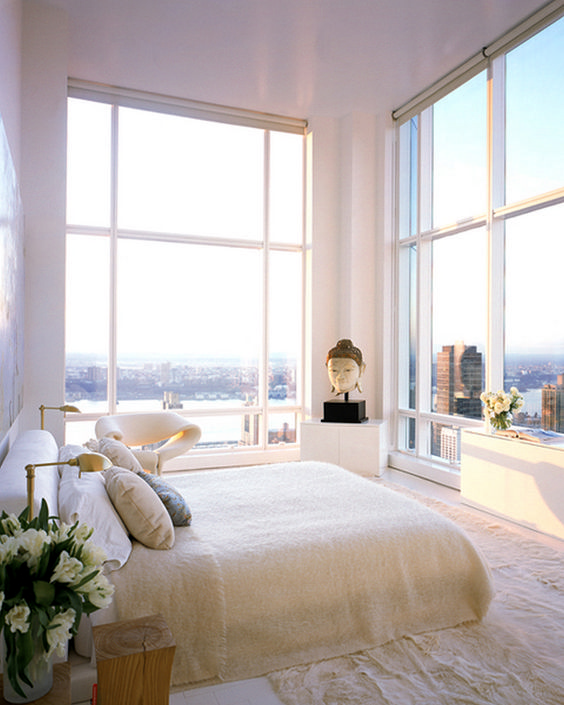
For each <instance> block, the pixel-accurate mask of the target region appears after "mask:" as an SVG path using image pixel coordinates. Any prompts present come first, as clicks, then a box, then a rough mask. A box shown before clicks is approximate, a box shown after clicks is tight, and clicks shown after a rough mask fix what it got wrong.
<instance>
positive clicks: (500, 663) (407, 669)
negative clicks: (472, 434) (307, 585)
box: [269, 486, 564, 705]
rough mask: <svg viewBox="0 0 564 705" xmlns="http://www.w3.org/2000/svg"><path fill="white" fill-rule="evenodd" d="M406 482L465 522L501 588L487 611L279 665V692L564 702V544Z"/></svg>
mask: <svg viewBox="0 0 564 705" xmlns="http://www.w3.org/2000/svg"><path fill="white" fill-rule="evenodd" d="M393 489H398V488H397V486H394V487H393ZM400 491H402V492H405V493H407V494H410V495H411V496H413V497H415V498H416V499H419V500H420V501H422V502H424V503H425V504H426V505H428V506H430V507H432V508H433V509H435V510H436V511H438V512H440V513H441V514H444V515H446V516H448V517H449V518H450V519H452V520H453V521H455V522H456V523H457V524H458V525H459V526H461V527H462V528H463V529H465V531H466V532H467V533H468V535H469V536H470V537H471V538H472V540H473V541H474V543H475V544H476V545H477V546H478V547H479V548H480V549H481V550H482V552H483V553H484V555H485V556H486V559H487V560H488V562H489V564H490V567H491V569H492V572H493V576H494V581H495V587H496V596H495V597H494V600H493V602H492V604H491V606H490V610H489V612H488V614H487V616H486V618H485V619H484V620H483V621H482V622H481V623H479V624H468V625H464V626H462V627H457V628H454V629H445V630H441V631H437V632H432V633H427V634H423V635H418V636H413V637H408V638H403V639H400V640H398V641H393V642H389V643H387V644H384V645H383V646H380V647H378V648H375V649H371V650H369V651H363V652H359V653H356V654H353V655H350V656H345V657H341V658H335V659H330V660H327V661H320V662H318V663H314V664H310V665H306V666H298V667H295V668H290V669H288V670H284V671H279V672H276V673H272V674H270V676H269V680H270V682H271V684H272V686H273V688H274V690H275V691H276V692H277V694H278V697H279V698H280V699H281V700H282V702H284V703H287V705H563V704H564V551H563V552H559V551H557V550H554V549H552V548H550V547H548V546H546V545H545V544H543V543H540V542H537V541H534V540H529V539H528V538H524V537H523V535H522V534H521V533H519V531H517V530H513V529H511V528H506V526H505V525H504V526H502V525H501V524H500V523H499V522H498V521H497V520H496V519H495V518H493V517H487V516H486V515H482V514H477V513H476V512H473V511H471V510H468V509H463V508H459V507H452V506H449V505H446V504H444V503H442V502H438V501H436V500H431V499H428V498H426V497H423V496H421V495H418V494H417V493H415V492H411V491H409V490H403V489H402V490H400ZM328 618H330V615H328Z"/></svg>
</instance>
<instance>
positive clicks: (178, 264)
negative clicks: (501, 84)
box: [66, 86, 305, 453]
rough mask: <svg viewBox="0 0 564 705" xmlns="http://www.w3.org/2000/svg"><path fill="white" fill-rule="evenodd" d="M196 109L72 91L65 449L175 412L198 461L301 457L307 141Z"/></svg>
mask: <svg viewBox="0 0 564 705" xmlns="http://www.w3.org/2000/svg"><path fill="white" fill-rule="evenodd" d="M196 107H197V112H196V115H194V107H193V105H192V106H191V105H185V104H184V103H182V102H181V101H173V102H168V103H167V102H164V103H162V104H158V103H157V99H156V98H155V99H152V100H150V101H148V100H147V98H146V97H138V96H134V97H133V99H132V98H131V94H130V93H128V94H127V95H126V97H124V96H123V95H120V94H116V95H106V94H102V95H100V94H98V93H97V92H92V93H90V92H88V91H87V90H85V89H84V88H82V87H80V88H75V89H73V87H72V86H71V89H70V97H69V100H68V198H67V304H66V400H67V402H69V403H72V404H75V405H76V406H78V407H79V408H80V410H81V412H82V414H81V415H78V414H76V415H70V414H69V415H67V418H66V420H67V427H66V428H67V440H71V441H72V439H73V437H74V436H76V437H80V438H84V437H85V434H86V435H88V430H90V432H91V429H92V427H93V424H94V422H95V419H96V418H97V417H98V416H100V415H101V414H104V413H119V412H127V411H136V410H139V411H147V410H158V409H175V410H177V411H178V412H179V413H181V414H183V415H186V416H188V417H190V418H191V419H192V420H193V421H195V422H196V423H198V424H199V425H200V426H201V428H202V437H201V440H200V443H199V444H198V446H197V450H199V451H200V452H203V451H206V450H210V451H213V452H214V453H217V452H222V451H226V452H229V453H231V452H232V451H234V450H238V451H244V450H249V449H253V450H254V451H257V452H259V453H260V452H261V451H262V452H264V453H266V452H268V451H269V450H273V449H274V448H277V449H280V448H281V447H282V446H284V447H291V446H294V447H295V446H296V443H297V440H298V439H297V431H298V427H299V419H300V414H301V408H302V389H303V354H302V351H303V322H304V315H303V306H304V296H303V288H304V287H303V282H304V264H303V262H304V246H303V243H304V196H303V193H304V178H303V175H304V129H305V125H304V123H303V122H300V121H298V120H296V121H292V120H287V121H284V120H281V121H280V122H277V121H276V120H275V119H274V118H270V119H269V121H266V119H265V124H261V117H260V116H255V115H252V114H249V115H246V114H244V113H240V112H239V113H237V114H231V113H230V112H229V111H218V113H217V115H216V114H214V112H213V107H212V106H209V107H208V108H207V111H206V110H204V113H205V114H204V115H203V116H200V114H199V112H201V111H202V110H203V109H202V108H201V107H200V106H196Z"/></svg>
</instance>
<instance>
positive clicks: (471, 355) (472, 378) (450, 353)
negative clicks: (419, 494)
mask: <svg viewBox="0 0 564 705" xmlns="http://www.w3.org/2000/svg"><path fill="white" fill-rule="evenodd" d="M481 392H482V353H480V352H478V351H477V349H476V346H475V345H468V346H466V345H464V343H463V342H461V341H460V342H457V343H455V344H454V345H443V349H442V351H441V352H439V353H437V397H436V411H437V413H439V414H445V415H449V416H451V415H455V416H467V417H470V418H477V419H479V418H481V416H482V402H481V401H480V394H481ZM458 438H459V430H458V429H454V428H452V427H451V426H446V425H444V424H439V423H433V424H432V436H431V444H432V447H431V452H432V454H433V455H437V456H439V457H441V458H444V459H445V460H448V461H450V462H456V461H457V459H458V455H459V448H458Z"/></svg>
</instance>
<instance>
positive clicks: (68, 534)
mask: <svg viewBox="0 0 564 705" xmlns="http://www.w3.org/2000/svg"><path fill="white" fill-rule="evenodd" d="M28 515H29V509H28V508H26V509H25V510H24V511H23V512H22V513H21V514H20V516H19V517H16V515H15V514H7V513H6V512H2V515H1V516H0V630H2V631H3V633H4V664H5V665H4V692H5V696H7V691H6V687H7V686H8V688H11V691H13V693H14V694H15V695H14V697H13V699H11V700H10V702H27V701H29V700H32V699H35V698H38V697H40V696H41V695H43V694H44V692H47V691H48V690H49V689H50V687H51V684H52V670H51V671H50V678H51V683H50V684H49V685H48V686H47V688H46V690H45V691H44V692H42V693H37V692H36V691H35V690H34V688H35V686H36V682H37V680H38V679H39V678H40V677H41V676H40V672H41V671H43V672H44V671H46V670H47V669H48V667H49V664H50V663H51V657H52V656H53V654H54V653H55V652H56V653H57V654H58V655H60V656H64V653H65V646H66V643H67V641H68V640H69V639H70V638H71V636H74V635H75V634H76V633H77V631H78V625H79V622H80V619H81V616H82V614H91V613H92V612H94V611H96V610H98V609H102V608H103V607H106V606H108V605H109V604H110V602H111V599H112V594H113V591H114V587H113V585H111V584H110V582H109V581H108V579H107V578H106V576H105V575H103V574H102V563H103V561H104V560H105V558H106V556H105V554H104V551H103V550H102V549H100V548H98V547H96V546H95V545H94V544H93V543H92V542H91V541H90V540H89V539H90V537H91V535H92V531H93V530H92V529H90V528H88V526H86V524H79V523H78V522H76V523H75V524H74V525H73V526H68V525H66V524H64V523H62V522H59V521H58V519H57V517H50V516H49V510H48V507H47V504H46V502H45V500H43V502H42V503H41V510H40V512H39V515H38V516H37V517H35V518H34V519H32V520H31V521H29V520H28ZM6 681H7V682H6ZM30 689H31V691H30ZM11 691H10V692H11ZM26 691H27V692H26ZM30 692H32V696H31V697H28V696H29V695H30ZM6 699H7V697H6Z"/></svg>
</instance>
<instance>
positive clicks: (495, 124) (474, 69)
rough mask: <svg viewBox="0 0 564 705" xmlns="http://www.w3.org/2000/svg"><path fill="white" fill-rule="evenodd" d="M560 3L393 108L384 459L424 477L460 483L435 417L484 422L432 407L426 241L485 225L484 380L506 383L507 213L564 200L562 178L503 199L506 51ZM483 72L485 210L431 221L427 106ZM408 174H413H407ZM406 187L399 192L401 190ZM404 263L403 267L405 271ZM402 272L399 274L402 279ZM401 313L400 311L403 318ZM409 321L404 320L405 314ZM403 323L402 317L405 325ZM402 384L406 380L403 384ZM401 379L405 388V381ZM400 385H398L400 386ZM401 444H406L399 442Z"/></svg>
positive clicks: (555, 14)
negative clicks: (405, 206)
mask: <svg viewBox="0 0 564 705" xmlns="http://www.w3.org/2000/svg"><path fill="white" fill-rule="evenodd" d="M563 7H564V3H563V2H562V1H561V0H559V2H553V3H550V4H549V6H547V7H546V8H543V10H542V11H541V12H540V13H538V15H537V16H533V17H531V18H529V19H528V20H527V21H526V22H525V23H524V24H523V25H521V26H519V27H517V28H514V29H513V30H511V32H509V33H508V35H507V36H506V37H505V38H501V39H500V40H497V41H496V42H495V43H494V44H493V45H491V47H488V48H485V49H484V50H483V51H482V52H480V53H479V54H477V55H476V56H475V57H472V59H470V60H469V61H468V62H466V63H465V64H463V65H462V66H461V67H459V68H458V69H456V70H455V71H454V72H453V73H452V74H450V75H449V76H447V77H445V78H444V79H442V80H441V81H440V82H439V83H438V84H437V85H436V86H434V87H432V88H430V89H428V90H427V91H425V92H424V93H422V94H420V95H419V96H416V97H415V98H414V99H413V100H412V101H410V102H409V103H407V104H406V105H405V106H403V107H402V108H400V109H398V110H397V111H395V112H394V114H393V117H394V118H395V119H396V128H395V145H396V150H395V191H396V194H397V197H396V199H395V205H394V211H395V213H394V218H395V226H394V230H395V237H394V270H395V276H396V287H395V291H394V299H395V306H394V310H395V312H396V313H395V320H394V325H395V330H396V331H397V334H396V337H395V340H394V345H395V354H394V360H395V371H394V380H395V392H394V394H395V404H394V414H393V418H392V428H393V434H392V435H393V438H392V451H391V453H390V456H389V462H390V465H391V466H392V467H395V468H398V469H401V470H405V471H408V472H411V473H413V474H416V475H419V476H422V477H425V478H427V479H430V480H433V481H436V482H439V483H442V484H445V485H447V486H449V487H453V488H455V489H459V488H460V474H459V464H458V463H457V462H451V461H448V460H443V459H439V458H437V457H435V456H433V457H431V454H430V448H429V438H430V430H431V426H432V424H433V423H440V424H445V425H449V426H455V427H458V428H459V429H460V430H462V429H465V428H481V427H482V426H483V422H482V421H481V420H472V419H470V418H467V417H463V416H454V415H452V416H451V415H441V414H437V413H434V412H432V411H431V410H430V400H431V388H430V385H431V376H432V374H431V369H432V367H431V363H432V354H431V325H432V306H431V301H432V300H431V284H432V282H431V276H432V265H431V256H430V252H431V248H432V243H433V242H434V241H435V240H437V239H439V238H443V237H451V236H455V235H457V234H459V233H461V232H464V231H467V230H474V229H477V228H484V227H485V228H486V235H487V239H488V258H489V267H488V272H487V279H488V297H487V299H488V319H487V338H486V349H485V387H486V389H490V390H491V389H499V388H502V387H503V385H504V355H505V350H504V342H505V341H504V332H503V331H504V268H505V224H506V222H507V221H508V220H509V219H511V218H515V217H518V216H521V215H525V214H527V213H530V212H533V211H537V210H540V209H544V208H550V207H551V206H554V205H557V204H560V203H564V184H563V186H562V187H561V188H558V189H556V190H554V191H550V192H546V193H541V194H538V195H536V196H533V197H531V198H526V199H524V200H522V201H519V202H515V203H511V204H505V114H506V105H505V86H506V76H505V57H506V55H507V53H508V52H509V51H511V50H512V49H514V48H515V47H516V46H518V45H519V44H521V43H523V42H525V41H526V40H527V39H529V38H530V37H531V36H533V35H534V34H536V33H538V32H540V31H542V30H543V29H545V28H546V27H547V26H548V25H550V24H552V23H553V22H555V21H558V20H560V19H561V18H562V17H563V16H564V13H563ZM482 70H486V71H487V144H486V145H485V147H486V148H487V160H488V188H487V194H488V196H487V208H486V212H485V213H483V214H475V215H474V216H472V217H470V218H468V219H466V220H464V221H462V222H459V223H456V224H452V225H448V226H446V227H439V228H433V227H432V222H431V212H430V207H431V197H432V194H431V189H432V111H433V105H434V103H435V102H438V101H439V100H440V99H441V98H442V97H444V96H445V95H447V94H448V93H450V92H451V91H453V90H456V89H457V88H458V87H460V86H461V85H463V84H464V83H465V82H466V81H468V80H470V79H472V78H473V77H474V76H476V75H477V74H478V73H479V72H480V71H482ZM414 118H416V119H417V120H418V139H417V155H416V163H417V170H416V175H415V179H416V181H417V191H416V194H417V206H416V211H417V218H416V221H417V223H416V228H415V233H413V232H410V233H409V235H407V236H406V235H405V232H404V233H403V235H404V236H403V237H402V230H401V226H402V225H403V226H404V230H405V223H406V222H408V221H409V220H410V217H408V216H407V215H406V213H405V212H404V211H402V208H401V204H402V193H403V199H404V201H405V190H406V189H405V187H404V186H403V184H402V181H401V178H400V174H401V170H402V169H403V170H405V169H407V168H408V165H409V159H408V156H406V154H405V153H404V151H403V150H402V149H401V141H400V130H401V129H402V128H403V127H404V126H405V125H406V123H407V122H409V121H410V120H412V119H414ZM412 176H413V174H412ZM402 188H404V191H403V192H402V191H401V189H402ZM409 248H415V251H416V256H417V263H416V272H417V274H416V321H415V326H414V329H415V338H416V340H415V347H416V363H415V365H416V373H415V375H416V382H415V402H414V408H410V406H409V404H408V405H407V406H406V405H405V404H404V405H401V402H402V401H405V400H406V398H407V397H408V396H409V394H408V393H406V389H407V385H408V384H409V380H408V379H406V377H405V375H406V370H407V364H408V360H407V357H408V355H407V352H406V350H405V348H404V349H402V345H404V346H405V342H406V339H407V338H408V334H407V333H406V330H405V328H406V326H405V320H406V318H405V316H406V311H407V308H408V307H407V305H406V296H405V295H404V296H403V297H402V291H403V289H402V281H404V280H405V268H406V266H407V265H406V261H407V259H408V252H409ZM402 267H403V271H402ZM402 275H403V279H402ZM402 317H403V318H402ZM407 320H409V319H407ZM402 323H403V324H404V325H403V326H402ZM412 325H413V324H412ZM406 383H407V384H406ZM402 385H403V387H402ZM402 390H403V391H402ZM409 424H411V425H412V426H413V425H414V426H415V448H414V449H410V448H409V447H407V446H408V445H409V444H408V442H405V443H403V442H400V439H401V438H402V433H406V429H407V427H408V425H409ZM402 445H405V446H406V447H404V448H402Z"/></svg>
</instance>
